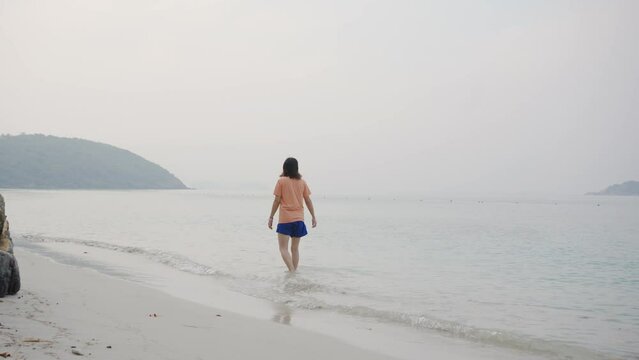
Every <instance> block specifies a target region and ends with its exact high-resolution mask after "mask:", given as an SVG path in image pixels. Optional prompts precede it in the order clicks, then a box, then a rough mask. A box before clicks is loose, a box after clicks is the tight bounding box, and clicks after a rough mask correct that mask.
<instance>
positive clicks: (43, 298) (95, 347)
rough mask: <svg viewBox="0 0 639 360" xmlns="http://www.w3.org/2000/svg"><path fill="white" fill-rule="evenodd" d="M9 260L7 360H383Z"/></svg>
mask: <svg viewBox="0 0 639 360" xmlns="http://www.w3.org/2000/svg"><path fill="white" fill-rule="evenodd" d="M16 253H17V254H16V255H17V257H18V259H19V261H20V268H21V273H22V282H23V288H22V290H21V291H20V292H19V293H18V294H17V295H15V296H8V297H5V298H3V299H1V300H0V301H1V302H0V323H1V325H0V342H1V343H2V344H4V345H3V346H2V348H0V354H5V356H8V355H10V358H12V359H67V358H70V357H73V356H78V357H86V358H92V359H211V358H218V359H255V358H258V357H259V358H263V359H388V357H387V356H383V355H380V354H375V353H372V352H369V351H366V350H363V349H359V348H357V347H354V346H352V345H348V344H345V343H342V342H340V341H339V340H337V339H333V338H331V337H328V336H323V335H319V334H315V333H312V332H308V331H305V330H302V329H298V328H294V327H290V326H286V325H281V324H277V323H275V322H270V321H266V320H259V319H253V318H249V317H245V316H242V315H238V314H234V313H229V312H227V311H223V310H217V309H215V308H211V307H207V306H203V305H199V304H195V303H192V302H189V301H186V300H182V299H178V298H175V297H172V296H170V295H167V294H165V293H162V292H159V291H157V290H154V289H150V288H146V287H144V286H141V285H138V284H135V283H132V282H129V281H126V280H120V279H116V278H113V277H109V276H107V275H103V274H100V273H98V272H97V271H92V270H88V269H82V268H77V267H72V266H68V265H63V264H59V263H56V262H53V261H52V260H50V259H48V258H45V257H42V256H40V255H36V254H32V253H30V252H28V251H25V250H18V251H17V252H16Z"/></svg>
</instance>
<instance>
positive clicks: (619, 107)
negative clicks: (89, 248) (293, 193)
mask: <svg viewBox="0 0 639 360" xmlns="http://www.w3.org/2000/svg"><path fill="white" fill-rule="evenodd" d="M638 15H639V1H633V0H629V1H615V0H601V1H588V0H580V1H507V0H495V1H478V0H472V1H423V0H422V1H400V0H396V1H355V0H339V1H332V0H320V1H307V0H291V1H276V0H274V1H239V0H234V1H230V0H229V1H226V0H220V1H213V0H208V1H199V0H189V1H184V0H156V1H151V0H113V1H106V0H105V1H97V0H96V1H85V0H76V1H71V0H56V1H33V0H20V1H10V0H0V133H11V134H18V133H22V132H25V133H44V134H52V135H58V136H65V137H80V138H86V139H90V140H94V141H100V142H105V143H109V144H112V145H115V146H118V147H122V148H125V149H128V150H131V151H133V152H135V153H138V154H140V155H142V156H144V157H145V158H147V159H149V160H151V161H153V162H156V163H158V164H160V165H162V166H164V167H166V168H167V169H169V170H170V171H171V172H173V173H174V174H176V175H177V176H178V177H180V178H181V179H182V180H184V181H185V182H186V183H187V184H188V185H193V184H198V183H200V182H203V181H213V182H218V183H223V184H227V185H233V184H240V185H242V186H244V185H246V186H253V185H255V186H260V188H262V189H264V188H265V189H267V191H268V190H270V187H271V186H272V184H273V183H274V181H275V180H276V178H277V175H278V174H279V172H280V170H281V164H282V162H283V160H284V159H285V158H286V157H287V156H295V157H297V158H298V159H299V160H300V165H301V172H302V173H303V174H304V175H305V178H307V180H308V181H309V184H310V185H311V188H312V189H313V190H314V192H315V193H316V194H318V193H320V194H322V193H325V194H350V193H358V194H366V193H371V194H377V193H385V194H392V193H417V194H454V193H535V194H538V193H549V194H562V193H565V194H578V193H583V192H585V191H590V190H598V189H601V188H603V187H606V186H607V185H609V184H611V183H616V182H621V181H625V180H630V179H637V180H639V21H638V20H637V19H638Z"/></svg>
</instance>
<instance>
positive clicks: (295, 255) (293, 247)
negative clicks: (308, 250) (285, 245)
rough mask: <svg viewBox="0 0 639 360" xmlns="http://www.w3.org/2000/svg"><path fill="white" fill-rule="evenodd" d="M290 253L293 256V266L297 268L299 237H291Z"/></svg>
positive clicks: (298, 261)
mask: <svg viewBox="0 0 639 360" xmlns="http://www.w3.org/2000/svg"><path fill="white" fill-rule="evenodd" d="M291 255H292V258H293V268H294V269H295V270H297V264H299V263H300V238H298V237H292V238H291Z"/></svg>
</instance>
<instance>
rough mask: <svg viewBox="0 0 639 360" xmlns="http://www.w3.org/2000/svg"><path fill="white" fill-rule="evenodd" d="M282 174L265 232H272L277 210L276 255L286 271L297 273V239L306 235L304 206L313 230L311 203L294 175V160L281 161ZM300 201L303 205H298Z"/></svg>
mask: <svg viewBox="0 0 639 360" xmlns="http://www.w3.org/2000/svg"><path fill="white" fill-rule="evenodd" d="M283 168H284V171H283V172H282V175H280V178H279V180H278V181H277V184H275V190H274V191H273V195H275V199H274V200H273V206H272V207H271V216H270V217H269V218H268V227H269V229H272V228H273V216H274V215H275V212H276V211H277V209H278V208H279V209H280V216H279V223H278V224H277V230H276V231H277V239H278V241H279V244H280V254H282V260H284V264H286V267H287V268H288V271H291V272H293V271H295V270H297V265H298V264H299V262H300V252H299V246H300V239H301V238H302V236H304V235H306V234H307V232H306V225H304V203H306V207H308V211H309V212H310V213H311V216H312V217H313V219H312V225H313V227H315V226H317V220H316V219H315V209H314V208H313V202H312V201H311V191H310V190H309V189H308V185H306V181H304V180H302V175H300V173H299V171H298V164H297V160H295V159H294V158H288V159H286V161H284V166H283ZM302 200H304V202H302ZM289 238H290V239H291V252H290V253H289V251H288V240H289Z"/></svg>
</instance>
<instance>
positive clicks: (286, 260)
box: [277, 234, 295, 272]
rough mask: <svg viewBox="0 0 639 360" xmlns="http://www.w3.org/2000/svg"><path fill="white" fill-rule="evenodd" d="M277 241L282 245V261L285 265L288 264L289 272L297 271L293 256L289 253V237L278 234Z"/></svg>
mask: <svg viewBox="0 0 639 360" xmlns="http://www.w3.org/2000/svg"><path fill="white" fill-rule="evenodd" d="M277 240H278V241H279V243H280V254H282V260H284V264H286V267H287V268H288V271H291V272H293V271H295V267H294V266H293V260H292V259H291V254H290V253H289V252H288V235H284V234H277Z"/></svg>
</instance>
